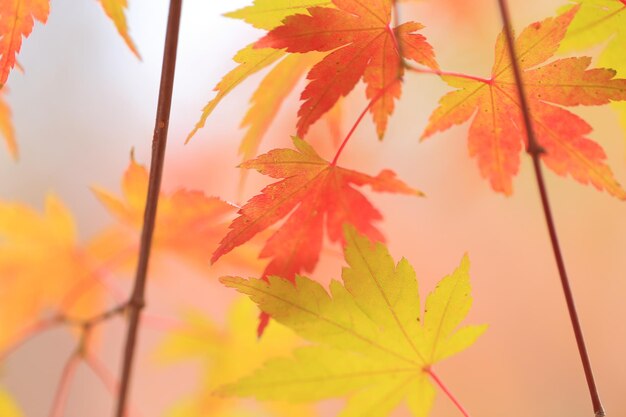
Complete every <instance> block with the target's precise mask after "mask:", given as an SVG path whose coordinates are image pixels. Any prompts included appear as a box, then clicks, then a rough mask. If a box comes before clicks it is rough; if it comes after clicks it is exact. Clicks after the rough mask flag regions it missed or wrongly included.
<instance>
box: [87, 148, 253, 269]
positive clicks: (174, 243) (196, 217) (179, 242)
mask: <svg viewBox="0 0 626 417" xmlns="http://www.w3.org/2000/svg"><path fill="white" fill-rule="evenodd" d="M93 191H94V193H95V195H96V197H97V198H98V200H100V202H101V203H102V204H103V205H104V206H105V207H106V208H107V210H108V211H109V212H110V213H111V214H112V215H113V216H115V217H116V218H117V219H118V220H119V222H120V223H119V224H118V225H116V226H113V227H112V228H111V229H109V230H108V231H106V232H105V233H103V234H102V235H101V236H100V238H99V239H97V240H96V243H95V244H96V245H97V246H98V250H97V251H98V252H99V253H101V254H102V257H103V258H108V257H110V256H111V254H114V253H116V252H119V250H120V248H130V251H129V252H130V253H132V254H133V256H134V255H135V253H136V249H137V248H138V244H139V233H140V231H141V226H142V224H143V214H144V207H145V203H146V195H147V193H148V171H147V170H146V168H145V167H144V166H142V165H140V164H138V163H137V162H135V160H134V158H132V157H131V161H130V165H129V166H128V168H127V169H126V172H125V173H124V177H123V179H122V194H123V196H122V198H118V197H116V196H115V195H114V194H112V193H110V192H108V191H106V190H104V189H101V188H98V187H93ZM235 210H236V207H235V206H233V205H232V204H229V203H226V202H224V201H222V200H220V199H219V198H217V197H207V196H206V195H205V194H204V193H202V192H201V191H191V190H186V189H178V190H176V191H174V192H172V193H161V195H160V197H159V209H158V213H157V219H156V227H155V231H154V244H153V247H154V249H155V250H157V251H167V252H169V253H174V254H176V255H180V256H182V257H183V258H185V259H186V260H187V261H190V262H192V263H194V264H197V265H208V256H209V254H210V253H211V252H212V251H213V250H214V249H215V247H216V246H217V244H218V242H219V239H220V237H221V236H223V235H224V233H225V231H226V230H227V225H228V217H229V216H232V215H234V214H235ZM240 255H241V256H243V258H240V259H239V261H243V263H245V264H247V265H250V264H251V261H250V258H251V257H249V256H245V255H244V254H240ZM130 259H131V258H129V260H130ZM132 259H134V258H132Z"/></svg>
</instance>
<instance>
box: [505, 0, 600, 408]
mask: <svg viewBox="0 0 626 417" xmlns="http://www.w3.org/2000/svg"><path fill="white" fill-rule="evenodd" d="M498 3H499V5H500V12H501V15H502V21H503V23H504V32H505V35H506V39H507V43H508V45H509V48H508V49H509V54H510V57H511V64H512V66H513V72H514V74H515V82H516V84H517V90H518V95H519V100H520V105H521V109H522V114H523V118H524V126H525V128H526V135H527V137H528V148H527V149H526V151H527V152H528V154H529V155H530V156H531V157H532V160H533V166H534V170H535V177H536V179H537V185H538V187H539V194H540V195H541V204H542V205H543V212H544V216H545V219H546V224H547V226H548V232H549V234H550V242H551V243H552V249H553V251H554V258H555V260H556V264H557V267H558V270H559V276H560V278H561V285H562V287H563V294H564V295H565V301H566V303H567V310H568V312H569V316H570V321H571V322H572V327H573V329H574V335H575V337H576V344H577V346H578V352H579V353H580V359H581V362H582V365H583V369H584V371H585V377H586V379H587V386H588V387H589V393H590V395H591V402H592V404H593V410H594V412H595V415H596V417H603V416H605V415H606V414H605V412H604V408H603V407H602V402H601V401H600V394H599V393H598V388H597V386H596V382H595V379H594V377H593V370H592V368H591V361H590V359H589V354H588V353H587V347H586V345H585V338H584V336H583V331H582V327H581V325H580V321H579V319H578V313H577V312H576V305H575V303H574V296H573V294H572V289H571V287H570V283H569V279H568V277H567V271H566V269H565V261H564V260H563V254H562V253H561V247H560V245H559V239H558V236H557V233H556V227H555V225H554V219H553V217H552V210H551V209H550V202H549V200H548V191H547V189H546V184H545V181H544V179H543V171H542V167H541V159H540V158H541V154H542V153H543V152H544V150H543V149H542V148H541V146H540V145H539V144H538V142H537V138H536V137H535V132H534V130H533V126H532V119H531V116H530V107H529V106H528V100H527V95H526V91H525V88H524V83H523V80H522V72H521V70H520V67H519V63H518V62H517V54H516V53H515V39H514V37H513V29H512V24H511V17H510V15H509V9H508V5H507V2H506V0H498Z"/></svg>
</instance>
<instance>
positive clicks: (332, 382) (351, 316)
mask: <svg viewBox="0 0 626 417" xmlns="http://www.w3.org/2000/svg"><path fill="white" fill-rule="evenodd" d="M345 234H346V241H347V246H346V251H345V256H346V261H347V263H348V265H349V266H348V267H347V268H344V270H343V275H342V277H343V285H341V284H340V283H339V282H338V281H333V282H332V283H331V284H330V293H331V295H329V294H328V293H327V292H326V290H325V289H324V288H323V287H322V286H320V285H319V284H318V283H316V282H315V281H312V280H310V279H308V278H305V277H297V278H296V282H295V285H293V284H292V283H291V282H289V281H286V280H283V279H281V278H279V277H270V278H269V282H267V281H265V280H261V279H243V278H239V277H224V278H222V282H223V283H224V284H225V285H227V286H228V287H232V288H235V289H237V290H238V291H240V292H242V293H244V294H247V295H249V296H250V298H251V299H252V300H253V301H254V302H256V303H257V304H258V305H259V307H260V308H261V310H263V311H265V312H267V313H268V314H270V315H271V316H272V317H273V318H274V319H276V321H278V322H280V323H282V324H283V325H285V326H287V327H289V328H291V329H292V330H294V331H295V332H296V333H298V334H299V335H301V336H303V337H304V338H306V339H308V340H310V341H312V342H314V345H313V346H307V347H302V348H298V349H296V350H295V351H294V352H293V356H292V357H288V358H279V359H273V360H270V361H268V362H266V364H265V366H264V367H263V368H261V369H260V370H258V371H256V372H255V373H253V374H252V375H250V376H247V377H244V378H243V379H240V380H239V381H238V382H235V383H233V384H230V385H226V386H225V387H223V388H222V389H221V392H222V393H224V394H231V395H239V396H254V397H256V398H258V399H262V400H274V399H281V398H289V399H290V400H292V401H313V400H319V399H323V398H330V397H339V396H343V395H349V396H350V398H349V400H348V402H347V405H346V407H345V408H344V409H343V411H342V412H341V414H340V416H341V417H347V416H349V417H357V416H358V417H366V416H367V417H380V416H384V415H387V414H389V413H390V412H391V411H392V410H393V409H395V408H396V406H397V405H398V404H399V403H400V402H402V400H403V399H406V401H407V402H408V405H409V407H410V409H411V411H412V413H413V415H415V416H425V415H427V414H428V412H429V410H430V408H431V405H432V402H433V399H434V394H435V391H434V387H433V386H432V385H431V382H430V379H429V377H428V375H429V372H431V371H430V367H431V366H432V365H433V364H435V363H437V362H439V361H441V360H443V359H445V358H447V357H449V356H450V355H453V354H455V353H458V352H460V351H462V350H464V349H465V348H467V347H469V346H470V345H471V344H473V343H474V341H475V340H476V339H477V338H478V337H479V336H480V335H481V334H482V333H483V332H484V331H485V329H486V327H485V326H466V327H463V328H461V329H458V327H459V325H460V323H461V322H462V320H463V319H464V318H465V316H466V315H467V313H468V311H469V309H470V306H471V304H472V298H471V295H470V291H471V288H470V283H469V261H468V259H467V257H465V258H463V260H462V262H461V265H460V266H459V268H457V269H456V270H455V271H454V272H453V273H452V274H451V275H449V276H447V277H445V278H443V279H442V280H441V281H440V282H439V284H438V286H437V288H436V289H435V290H434V291H433V292H432V293H430V294H429V295H428V297H427V299H426V308H425V312H424V315H423V316H422V314H421V308H420V299H419V293H418V284H417V280H416V278H415V272H414V270H413V268H412V267H411V265H410V264H409V263H408V261H407V260H406V259H402V260H401V261H400V262H398V264H397V265H394V261H393V259H392V258H391V256H390V255H389V252H388V250H387V248H386V247H385V246H384V245H382V244H375V245H373V244H372V243H371V242H370V241H369V240H368V239H366V238H364V237H362V236H359V235H357V233H356V231H355V230H354V229H352V228H349V227H346V229H345Z"/></svg>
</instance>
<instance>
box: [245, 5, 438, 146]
mask: <svg viewBox="0 0 626 417" xmlns="http://www.w3.org/2000/svg"><path fill="white" fill-rule="evenodd" d="M333 4H334V5H335V6H336V8H329V7H310V8H309V9H308V13H309V14H296V15H292V16H288V17H287V18H285V20H284V21H283V24H282V25H281V26H279V27H277V28H275V29H272V30H271V31H270V32H269V33H268V34H267V35H266V36H265V37H263V38H261V39H260V40H259V41H258V42H257V43H256V44H255V47H257V48H268V47H269V48H274V49H279V50H282V49H286V50H287V51H288V52H295V53H304V52H312V51H318V52H329V51H332V52H331V53H330V54H328V55H326V56H325V57H324V58H323V59H322V60H321V61H320V62H319V63H318V64H316V65H315V66H314V67H313V68H312V69H311V71H309V73H308V75H307V78H308V79H309V80H310V81H309V83H308V84H307V86H306V88H305V90H304V91H303V93H302V96H301V99H302V100H304V103H303V104H302V106H301V107H300V110H299V111H298V116H299V120H298V135H299V136H304V135H305V134H306V132H307V131H308V129H309V127H310V126H311V125H312V124H313V123H314V122H315V121H317V120H318V119H319V118H320V117H321V116H322V115H323V114H324V113H326V112H327V111H328V110H330V109H331V108H332V107H333V105H334V104H335V103H336V102H337V100H338V99H339V98H340V97H342V96H346V95H347V94H348V93H349V92H350V91H352V89H353V88H354V86H355V85H356V83H357V82H358V81H359V80H360V79H361V78H363V79H364V81H365V84H366V85H367V89H366V95H367V98H368V99H370V100H375V99H376V102H375V103H374V104H373V105H372V107H371V108H370V112H371V113H372V115H373V118H374V121H375V123H376V128H377V132H378V135H379V137H381V138H382V136H383V135H384V132H385V129H386V126H387V119H388V117H389V115H390V114H391V113H392V112H393V109H394V99H396V98H398V97H400V93H401V78H402V75H403V72H404V68H403V65H402V60H403V59H410V60H414V61H416V62H418V63H420V64H423V65H426V66H428V67H430V68H437V63H436V61H435V57H434V52H433V49H432V47H431V46H430V44H428V42H426V38H425V37H424V36H422V35H418V34H415V33H414V32H416V31H418V30H420V29H422V28H423V26H422V25H421V24H419V23H415V22H409V23H404V24H401V25H400V26H398V27H396V28H394V29H391V27H390V26H389V25H390V22H391V9H392V4H393V2H391V1H389V0H370V1H367V2H362V1H357V0H333Z"/></svg>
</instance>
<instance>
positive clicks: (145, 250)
mask: <svg viewBox="0 0 626 417" xmlns="http://www.w3.org/2000/svg"><path fill="white" fill-rule="evenodd" d="M181 9H182V0H171V1H170V9H169V17H168V21H167V31H166V34H165V47H164V52H163V66H162V68H161V85H160V88H159V101H158V107H157V114H156V121H155V127H154V137H153V140H152V161H151V164H150V177H149V179H148V195H147V198H146V209H145V212H144V221H143V228H142V231H141V241H140V246H139V261H138V265H137V273H136V275H135V284H134V288H133V292H132V295H131V297H130V299H129V302H128V313H129V323H128V333H127V335H126V343H125V347H124V358H123V361H122V372H121V380H120V390H119V397H118V402H117V408H116V412H115V416H117V417H124V415H125V411H126V403H127V401H128V392H129V387H130V382H131V372H132V367H133V359H134V356H135V350H136V346H137V333H138V330H139V322H140V320H139V318H140V315H141V310H142V309H143V307H144V305H145V288H146V278H147V274H148V263H149V259H150V249H151V246H152V235H153V234H154V226H155V223H156V214H157V206H158V202H159V192H160V188H161V178H162V176H163V165H164V158H165V147H166V144H167V132H168V127H169V119H170V109H171V107H172V90H173V88H174V73H175V69H176V51H177V49H178V32H179V28H180V15H181Z"/></svg>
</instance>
